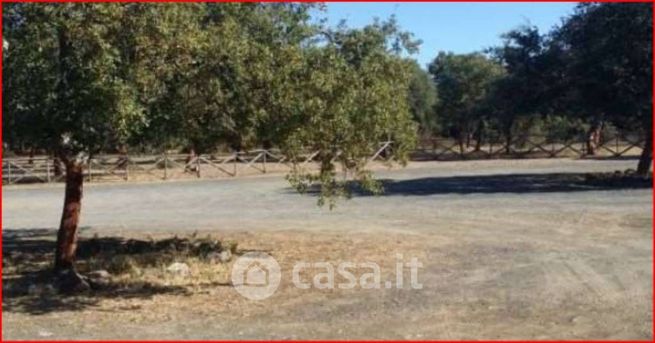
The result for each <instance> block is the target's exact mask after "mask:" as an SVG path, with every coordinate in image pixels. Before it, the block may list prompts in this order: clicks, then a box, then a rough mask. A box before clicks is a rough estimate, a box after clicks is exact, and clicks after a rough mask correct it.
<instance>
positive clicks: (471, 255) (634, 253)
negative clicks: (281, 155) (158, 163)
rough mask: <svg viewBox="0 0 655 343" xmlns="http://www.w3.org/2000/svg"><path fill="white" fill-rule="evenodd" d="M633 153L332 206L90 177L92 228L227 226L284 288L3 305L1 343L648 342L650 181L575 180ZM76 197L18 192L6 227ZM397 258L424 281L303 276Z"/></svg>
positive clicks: (424, 179)
mask: <svg viewBox="0 0 655 343" xmlns="http://www.w3.org/2000/svg"><path fill="white" fill-rule="evenodd" d="M635 164H636V163H635V161H634V160H626V161H621V160H616V161H610V160H605V161H593V160H586V161H582V160H568V159H557V160H510V161H470V162H441V163H431V162H429V163H417V164H414V165H411V166H410V167H409V168H407V169H403V170H389V171H380V172H378V175H379V176H380V177H381V178H384V179H389V181H388V182H387V183H386V188H387V193H386V194H385V195H383V196H379V197H373V196H366V195H357V196H355V197H354V198H353V199H352V200H350V201H349V202H348V203H343V202H340V203H339V204H338V205H337V208H336V209H335V210H333V211H329V210H327V209H320V208H317V207H316V205H315V202H316V198H315V197H313V196H312V195H298V194H295V193H293V192H292V191H291V190H290V189H289V187H288V184H287V183H286V181H285V180H284V179H283V178H282V177H281V176H280V175H273V176H270V175H269V176H262V177H249V178H240V179H229V180H203V181H180V182H166V183H142V184H99V185H90V186H88V187H86V189H85V199H84V204H83V215H82V226H84V227H86V229H85V230H84V231H83V233H82V235H84V236H90V235H93V234H96V233H99V234H108V233H109V234H114V235H118V234H143V235H145V234H158V233H172V232H176V233H190V232H193V231H196V230H198V231H200V232H212V233H219V234H220V235H222V236H223V237H225V238H226V239H234V240H237V241H238V242H239V246H240V247H243V248H247V249H258V250H266V251H268V252H269V253H270V254H271V255H273V256H274V257H275V258H276V259H278V261H279V262H280V264H281V265H282V270H283V281H282V285H281V287H280V289H279V290H278V291H277V293H276V294H274V295H273V296H272V297H271V298H269V299H266V300H263V301H260V302H257V301H251V300H247V299H244V298H241V297H240V296H239V295H238V293H236V291H235V290H234V289H232V288H231V287H225V286H216V289H213V290H211V291H208V292H203V293H199V294H194V295H192V296H181V295H175V294H161V295H154V296H152V297H150V298H138V299H131V300H129V301H130V303H129V305H126V304H125V302H126V300H125V299H121V300H120V301H119V300H116V299H104V300H102V301H100V302H98V303H94V304H93V305H90V306H83V307H81V308H75V309H60V310H57V311H44V313H39V314H35V313H34V311H27V310H25V309H22V308H20V307H18V306H9V305H8V304H7V303H5V302H4V301H3V338H5V339H26V338H32V339H39V338H41V339H65V338H69V339H129V338H141V339H147V338H150V339H167V338H178V339H192V338H195V339H228V338H236V339H248V338H250V339H258V338H259V339H262V338H270V339H338V338H350V339H363V338H378V339H391V338H400V339H403V338H406V339H501V338H502V339H582V338H586V339H652V295H653V294H652V290H653V287H652V263H653V261H652V246H653V243H652V226H651V223H652V212H651V211H652V190H650V189H612V190H608V189H602V188H594V187H584V186H580V185H577V184H572V183H569V182H566V181H562V180H563V179H561V175H562V173H583V172H590V171H613V170H617V169H621V170H623V169H626V168H634V166H635ZM62 197H63V186H62V185H49V186H18V187H7V188H4V189H3V195H2V201H3V203H2V205H3V213H2V220H3V235H4V233H6V232H16V231H20V230H33V229H54V228H56V224H57V223H58V221H59V215H60V213H61V205H62ZM397 253H401V254H403V256H405V257H406V258H409V257H417V258H418V259H419V260H420V261H421V262H422V263H423V268H422V269H420V270H419V281H420V282H421V283H422V284H423V289H420V290H410V289H402V290H396V289H384V288H383V289H372V290H363V289H354V290H347V291H346V290H339V289H336V290H319V289H309V290H300V289H296V288H294V287H293V285H292V284H291V282H290V279H291V274H290V271H291V268H292V265H293V263H294V262H297V261H301V260H308V261H309V262H319V261H332V262H335V263H338V262H340V261H372V262H376V263H379V264H380V265H381V266H382V267H383V269H384V270H385V271H388V269H393V263H394V261H395V256H396V254H397ZM385 266H386V267H389V268H384V267H385ZM383 274H385V272H384V271H383Z"/></svg>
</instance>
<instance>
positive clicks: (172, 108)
mask: <svg viewBox="0 0 655 343" xmlns="http://www.w3.org/2000/svg"><path fill="white" fill-rule="evenodd" d="M310 8H311V6H310V5H305V4H221V5H218V4H204V3H197V4H145V3H129V4H38V3H15V4H8V5H5V6H4V13H3V15H4V18H3V19H4V21H3V25H4V27H3V29H4V32H5V37H3V38H5V39H6V41H7V43H8V44H7V47H6V50H5V52H6V54H5V55H4V56H5V59H4V61H3V62H4V63H5V73H4V74H3V83H4V86H5V87H4V88H3V96H4V102H3V113H4V116H3V130H4V132H3V133H4V134H3V137H4V143H8V144H10V145H12V146H15V145H24V146H26V147H28V148H38V149H42V150H45V151H48V152H50V153H51V154H54V155H56V156H57V157H58V158H60V159H61V160H62V161H63V162H64V163H65V166H66V193H65V199H64V209H63V213H62V220H61V224H60V227H59V230H58V236H57V248H56V254H55V261H54V269H55V272H56V275H57V276H58V278H59V279H60V281H61V289H62V291H77V290H81V289H85V288H88V287H89V285H88V284H87V282H86V281H85V279H84V278H83V277H81V276H80V275H78V274H77V272H76V271H75V266H74V261H75V250H76V242H77V227H78V222H79V215H80V209H81V201H82V187H83V164H84V163H85V160H86V159H87V158H89V156H90V155H92V154H95V153H97V152H100V151H104V150H107V149H112V148H115V147H117V146H128V145H129V146H132V147H134V146H137V147H138V146H144V145H147V146H152V147H157V148H162V147H164V148H165V147H171V146H180V145H182V146H189V147H190V148H191V149H196V150H197V151H199V152H205V151H209V150H210V149H213V148H215V147H216V146H218V145H219V144H224V143H227V144H231V145H232V146H233V147H234V148H235V149H240V148H241V147H242V146H248V145H252V144H257V143H264V142H268V144H275V145H276V146H278V147H280V149H281V150H282V151H283V152H284V153H285V154H286V155H287V156H289V158H290V159H291V161H292V162H298V161H299V160H300V158H299V156H300V155H301V153H302V152H303V150H304V149H306V148H309V149H313V150H318V151H319V152H320V153H319V155H318V160H319V161H320V171H319V172H318V174H313V173H310V172H308V171H305V170H302V169H300V168H296V169H294V171H293V172H292V173H291V175H290V176H289V179H290V181H291V182H292V184H293V185H294V186H296V187H297V188H298V189H299V190H303V189H306V188H307V187H309V185H310V184H312V183H314V182H317V183H318V184H319V185H320V188H321V197H320V200H319V204H322V203H324V202H325V201H326V200H329V201H330V205H331V206H332V205H333V204H334V201H335V199H336V197H338V196H339V195H347V193H348V188H347V183H346V181H345V180H344V181H341V180H337V178H336V172H335V170H336V169H335V168H336V164H340V165H341V166H342V167H343V169H344V170H345V171H349V172H352V173H353V174H354V176H355V179H356V180H359V181H361V182H362V184H363V187H364V188H365V189H369V190H373V191H376V190H379V185H378V184H377V183H376V182H374V181H373V180H372V178H371V175H370V173H369V172H368V171H367V170H366V162H368V158H369V157H370V156H371V154H372V153H373V152H375V150H376V149H377V148H378V142H379V141H380V140H382V139H393V140H394V141H395V146H394V150H393V155H392V156H391V157H392V158H395V159H397V160H399V161H401V162H403V161H405V160H406V156H407V152H408V150H409V149H410V148H411V145H412V144H413V143H414V140H415V125H414V123H413V122H412V120H411V115H410V112H409V107H408V104H407V97H406V96H405V95H406V94H408V85H409V80H410V70H409V67H408V64H407V62H406V61H405V60H404V59H403V58H402V57H401V53H403V52H411V51H414V49H415V48H416V42H414V41H413V40H411V35H409V34H408V33H406V32H402V31H400V30H399V29H398V27H397V25H396V23H395V21H394V20H390V21H386V22H375V23H374V24H372V25H369V26H367V27H365V28H364V29H361V30H352V29H347V28H345V27H340V28H338V29H336V30H331V29H327V30H323V33H324V35H325V36H326V37H329V38H328V39H327V40H323V41H321V40H320V39H319V36H318V35H317V34H318V32H319V30H318V27H317V26H314V25H310V24H309V23H308V20H309V16H308V11H309V9H310Z"/></svg>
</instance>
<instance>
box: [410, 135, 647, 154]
mask: <svg viewBox="0 0 655 343" xmlns="http://www.w3.org/2000/svg"><path fill="white" fill-rule="evenodd" d="M644 143H645V140H644V138H643V137H639V136H632V135H614V136H612V137H604V138H603V139H602V140H601V141H600V142H598V144H597V145H595V151H594V153H593V154H591V153H590V151H588V147H587V141H586V140H585V139H584V137H578V138H574V139H570V140H564V141H551V140H549V139H548V138H547V137H546V136H519V137H516V138H515V139H513V140H512V141H511V142H510V143H508V142H506V141H505V140H488V141H486V142H484V143H482V142H481V143H480V144H477V142H476V141H475V140H470V141H469V142H468V144H467V142H461V143H460V142H459V141H457V140H455V139H448V138H436V139H426V140H422V141H421V142H420V143H419V145H418V147H417V149H416V150H415V151H414V152H413V154H412V159H413V160H466V159H485V158H486V159H491V158H558V157H579V158H581V157H588V156H591V155H594V156H598V157H622V156H638V155H639V154H640V153H641V150H642V148H643V145H644Z"/></svg>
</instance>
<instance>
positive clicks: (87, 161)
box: [86, 156, 93, 182]
mask: <svg viewBox="0 0 655 343" xmlns="http://www.w3.org/2000/svg"><path fill="white" fill-rule="evenodd" d="M86 164H87V170H88V171H89V182H91V177H92V175H93V170H92V169H91V156H89V159H88V160H86Z"/></svg>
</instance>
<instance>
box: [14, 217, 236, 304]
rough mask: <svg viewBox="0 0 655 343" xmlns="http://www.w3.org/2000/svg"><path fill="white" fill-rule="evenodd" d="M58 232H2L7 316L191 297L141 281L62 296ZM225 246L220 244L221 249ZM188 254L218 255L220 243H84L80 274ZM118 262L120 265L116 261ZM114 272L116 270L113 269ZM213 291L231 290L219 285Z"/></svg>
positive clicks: (120, 240)
mask: <svg viewBox="0 0 655 343" xmlns="http://www.w3.org/2000/svg"><path fill="white" fill-rule="evenodd" d="M55 237H56V230H53V229H3V230H2V249H3V260H2V266H3V274H2V286H3V298H2V309H3V311H6V312H24V313H30V314H45V313H49V312H55V311H75V310H83V309H85V308H88V307H92V306H96V305H97V304H98V303H99V302H100V301H101V300H103V299H108V298H112V299H131V298H151V297H153V296H155V295H158V294H174V295H182V296H184V295H189V292H188V290H187V288H186V287H184V286H183V285H176V286H164V285H158V284H154V283H148V282H144V281H140V280H139V278H138V277H136V278H133V279H129V280H128V281H125V280H121V281H120V282H113V281H110V282H106V283H103V284H102V285H101V286H99V287H95V288H94V289H92V290H90V291H87V292H84V293H81V294H76V295H71V296H65V295H61V294H58V293H57V291H56V289H55V287H54V284H55V283H54V282H53V281H54V278H53V273H52V260H53V252H54V248H55V244H54V241H55ZM219 244H220V243H219ZM183 249H185V250H184V252H185V253H194V254H199V253H200V251H201V250H204V251H205V252H210V251H212V250H215V249H216V245H215V243H208V242H204V241H203V242H201V243H197V241H195V240H189V239H180V238H177V237H175V238H170V239H165V240H159V241H154V240H150V241H143V240H133V239H130V240H126V239H123V238H120V237H102V238H97V237H94V238H90V239H80V241H79V244H78V254H77V257H78V261H77V265H78V269H79V271H80V272H82V273H83V274H84V272H88V271H90V270H92V269H94V267H93V266H94V265H97V263H98V262H97V261H98V260H100V259H103V258H108V257H109V258H108V259H107V260H109V259H110V260H111V262H110V263H116V262H115V261H118V264H116V265H117V266H118V267H117V268H123V267H124V266H123V265H122V264H121V263H122V261H126V260H127V259H128V258H129V259H130V261H132V260H136V259H138V261H140V262H141V263H142V262H143V261H147V263H152V264H153V265H154V264H155V263H170V261H172V260H175V257H176V256H179V255H176V254H178V253H180V251H182V250H183ZM116 257H118V259H115V258H116ZM109 266H110V268H111V266H112V265H109ZM214 286H230V285H229V284H220V285H217V284H215V285H214Z"/></svg>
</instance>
